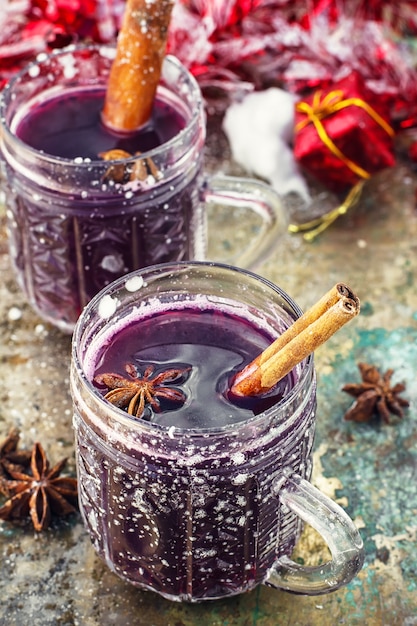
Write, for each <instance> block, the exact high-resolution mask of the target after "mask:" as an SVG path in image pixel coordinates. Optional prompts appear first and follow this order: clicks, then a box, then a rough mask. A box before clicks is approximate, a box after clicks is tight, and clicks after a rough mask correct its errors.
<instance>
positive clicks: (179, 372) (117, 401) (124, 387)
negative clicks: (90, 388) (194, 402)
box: [94, 363, 190, 418]
mask: <svg viewBox="0 0 417 626" xmlns="http://www.w3.org/2000/svg"><path fill="white" fill-rule="evenodd" d="M125 369H126V372H127V374H128V375H129V377H130V378H123V376H120V374H98V375H97V376H96V377H95V378H94V382H95V383H97V384H98V385H104V386H105V387H107V388H108V389H109V390H110V391H108V393H106V395H105V396H104V398H105V399H106V400H108V401H109V402H111V403H112V404H114V405H115V406H117V407H118V408H119V409H126V410H127V412H128V413H129V414H130V415H134V416H135V417H139V418H140V417H143V415H144V413H145V409H146V407H147V406H148V405H150V406H151V408H152V409H153V410H154V411H155V412H156V413H159V412H160V411H161V405H160V399H162V398H163V399H165V400H169V401H170V402H174V403H178V404H180V405H181V404H184V402H185V400H186V396H185V393H184V392H183V391H181V390H180V389H176V388H175V387H167V386H166V385H169V384H175V383H177V384H178V383H181V382H183V379H184V376H185V375H186V373H187V372H188V371H189V369H190V368H184V369H180V368H176V369H168V370H165V371H163V372H160V373H159V374H157V375H156V376H152V374H153V372H154V368H153V366H152V365H149V366H148V367H147V368H146V369H145V372H144V374H143V376H141V375H140V374H139V373H138V372H137V370H136V368H135V366H134V365H133V364H132V363H127V364H126V366H125Z"/></svg>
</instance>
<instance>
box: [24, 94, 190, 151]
mask: <svg viewBox="0 0 417 626" xmlns="http://www.w3.org/2000/svg"><path fill="white" fill-rule="evenodd" d="M103 104H104V92H103V90H102V89H96V90H91V91H84V92H83V93H80V92H70V93H69V94H67V95H64V96H59V97H57V98H54V99H51V100H47V101H46V102H44V103H42V104H40V105H38V106H37V107H36V108H34V109H32V110H31V111H30V112H29V114H28V115H27V116H26V117H25V118H24V119H23V120H22V122H21V123H20V124H19V126H18V128H17V129H16V135H17V136H18V137H19V138H20V139H21V140H22V141H24V142H25V143H26V144H28V145H29V146H32V148H35V149H36V150H40V151H42V152H45V153H46V154H51V155H53V156H57V157H62V158H65V159H75V158H76V157H80V156H81V157H83V158H89V159H91V160H93V161H96V160H97V159H98V155H99V154H100V153H101V152H105V151H107V150H113V149H116V148H117V149H120V150H125V151H126V152H129V153H130V154H134V153H135V152H136V151H140V152H146V151H148V150H152V149H153V148H157V147H158V146H160V145H161V144H163V143H166V142H167V141H169V140H170V139H172V137H175V136H176V135H177V134H178V133H179V132H180V130H182V129H183V128H184V126H185V120H184V118H183V117H182V116H181V115H180V114H179V113H178V112H177V111H175V110H174V109H173V108H172V106H170V105H168V104H167V103H166V102H163V101H162V100H157V101H156V103H155V107H154V110H153V113H152V118H151V120H150V121H149V122H148V123H147V124H146V125H145V126H143V127H142V128H141V129H140V130H138V131H136V132H133V133H128V134H126V133H116V132H113V131H111V130H110V129H108V128H106V127H105V126H104V125H103V124H102V122H101V111H102V110H103Z"/></svg>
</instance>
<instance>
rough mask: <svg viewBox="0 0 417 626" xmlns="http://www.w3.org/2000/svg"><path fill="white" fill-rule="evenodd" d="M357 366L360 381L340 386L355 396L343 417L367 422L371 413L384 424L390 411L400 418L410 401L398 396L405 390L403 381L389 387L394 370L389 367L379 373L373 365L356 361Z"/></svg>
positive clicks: (387, 420)
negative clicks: (382, 372) (360, 377)
mask: <svg viewBox="0 0 417 626" xmlns="http://www.w3.org/2000/svg"><path fill="white" fill-rule="evenodd" d="M358 367H359V370H360V373H361V376H362V383H360V384H354V383H351V384H347V385H345V386H344V387H342V390H343V391H346V393H348V394H350V395H351V396H354V397H355V398H357V399H356V401H355V402H354V403H353V405H352V406H351V408H350V409H349V410H348V411H347V412H346V414H345V419H346V420H351V421H354V422H368V421H369V420H370V419H371V417H372V416H373V415H376V416H378V417H380V418H381V419H382V421H383V422H385V424H389V423H390V413H392V414H393V415H396V416H397V417H400V418H401V417H403V415H404V411H403V408H404V407H407V406H409V404H410V403H409V402H408V400H405V399H404V398H401V396H400V393H402V392H403V391H404V390H405V385H404V384H403V383H397V384H395V385H394V386H393V387H391V378H392V375H393V373H394V370H392V369H389V370H387V371H386V372H385V373H384V374H382V375H381V374H380V372H379V371H378V369H377V368H376V367H375V366H374V365H369V364H368V363H358Z"/></svg>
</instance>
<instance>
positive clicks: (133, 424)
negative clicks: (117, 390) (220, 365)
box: [71, 261, 314, 440]
mask: <svg viewBox="0 0 417 626" xmlns="http://www.w3.org/2000/svg"><path fill="white" fill-rule="evenodd" d="M186 267H189V268H190V269H193V268H196V269H197V268H199V269H204V268H215V269H216V268H217V269H219V270H225V271H227V272H231V273H238V274H243V275H246V276H247V277H248V278H250V279H252V280H255V282H257V283H260V284H262V285H264V286H265V287H266V288H268V289H269V290H271V291H272V292H274V293H276V294H278V295H279V296H280V297H281V298H282V299H283V300H284V301H285V302H286V303H287V304H288V305H289V306H290V307H291V309H292V311H293V312H294V313H295V314H296V316H297V318H298V317H299V316H300V315H302V313H303V311H302V309H301V308H300V307H299V306H298V304H297V303H296V302H295V301H294V300H293V299H292V298H291V296H289V295H288V293H287V292H285V291H284V290H283V289H282V288H281V287H279V286H278V285H276V284H275V283H273V282H272V281H270V280H269V279H267V278H265V277H263V276H261V275H259V274H256V273H255V272H252V271H251V270H248V269H244V268H241V267H236V266H233V265H229V264H227V263H220V262H215V261H176V262H168V263H161V264H157V265H151V266H148V267H146V268H141V269H138V270H134V271H133V272H129V273H128V274H125V275H124V276H122V277H120V278H118V279H116V280H115V281H113V282H112V283H110V284H109V285H107V286H106V287H104V288H103V289H102V290H101V291H99V292H98V293H97V294H96V295H95V296H94V297H93V298H92V299H91V300H90V302H89V303H88V304H87V305H86V306H85V308H84V309H83V311H82V312H81V314H80V316H79V318H78V320H77V323H76V325H75V328H74V332H73V336H72V348H71V364H72V368H74V372H73V373H75V374H76V375H77V376H78V377H79V379H80V380H81V381H82V384H83V386H84V387H85V388H86V389H87V390H88V391H89V393H90V394H92V396H93V397H94V399H95V401H96V402H98V403H99V406H101V407H103V409H104V410H106V411H107V412H109V411H111V413H112V417H117V419H118V421H119V422H122V423H123V424H124V426H126V427H128V428H131V429H132V428H133V429H134V430H136V431H137V432H140V430H142V431H145V432H148V434H150V435H151V434H154V435H155V434H156V433H160V434H161V435H163V436H169V437H171V438H172V439H174V440H175V439H177V438H181V437H183V436H187V437H193V436H195V437H198V436H203V437H204V436H205V435H208V434H211V435H215V434H217V435H221V434H225V435H227V434H230V433H231V432H233V431H236V430H241V429H243V428H246V427H252V428H256V427H257V426H259V425H261V424H262V422H264V421H266V422H268V421H269V420H270V419H271V418H272V417H273V416H274V415H275V414H276V412H277V407H279V410H280V411H285V409H286V407H287V406H289V405H290V404H291V403H292V402H294V399H295V397H296V396H297V395H298V394H299V393H300V391H301V389H302V388H303V386H304V385H305V384H306V382H307V379H308V377H310V376H311V377H312V378H311V380H312V381H313V377H314V354H310V355H309V356H308V357H306V358H305V359H304V360H303V361H302V362H301V363H300V364H299V365H301V372H300V376H299V377H298V379H297V380H296V382H295V384H294V385H293V386H292V387H291V389H290V391H289V392H288V393H287V394H285V396H284V398H283V399H282V400H280V401H279V402H278V403H277V404H275V405H273V406H272V407H270V408H268V409H266V410H265V411H262V412H261V413H259V414H257V415H253V416H251V417H248V418H247V419H245V420H242V421H239V422H234V423H230V424H224V425H223V426H211V427H203V428H196V427H193V428H186V427H177V426H174V428H173V427H172V425H165V424H158V423H154V422H148V421H145V420H141V419H138V418H135V417H133V416H130V415H129V414H127V413H126V412H125V411H123V410H122V409H119V408H118V407H116V406H114V405H111V404H110V403H109V402H108V401H106V400H105V399H104V397H103V396H102V395H101V394H99V393H98V392H97V389H96V387H95V386H94V385H93V383H92V382H91V381H90V380H89V378H88V377H87V375H86V373H85V368H84V366H83V364H82V356H84V355H82V356H81V355H80V354H79V348H80V347H81V345H82V343H83V342H82V339H83V334H84V331H83V325H84V323H85V322H86V321H88V318H89V316H90V314H91V312H92V311H94V310H95V309H96V308H97V306H98V303H99V302H100V300H101V298H102V297H103V296H104V295H108V293H109V292H111V293H116V292H117V291H119V290H120V289H121V288H123V286H124V285H125V284H126V281H127V280H129V279H131V278H134V277H137V276H144V275H145V276H146V274H150V273H160V272H164V271H171V273H172V272H173V271H175V269H179V268H182V269H184V268H186ZM203 295H204V294H203ZM304 401H306V398H304ZM290 422H291V418H287V419H285V420H282V421H280V422H277V426H278V427H281V426H282V427H283V428H284V427H287V426H288V424H289V423H290Z"/></svg>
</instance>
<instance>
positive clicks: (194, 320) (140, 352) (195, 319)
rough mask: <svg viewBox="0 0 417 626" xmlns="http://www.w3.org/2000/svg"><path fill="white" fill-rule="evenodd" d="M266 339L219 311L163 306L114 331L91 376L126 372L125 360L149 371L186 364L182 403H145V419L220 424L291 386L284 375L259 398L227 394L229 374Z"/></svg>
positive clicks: (252, 411)
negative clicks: (155, 405) (156, 408)
mask: <svg viewBox="0 0 417 626" xmlns="http://www.w3.org/2000/svg"><path fill="white" fill-rule="evenodd" d="M270 343H271V338H270V337H268V336H267V335H266V334H265V333H264V332H262V331H260V330H258V329H256V328H254V327H253V326H252V325H250V324H249V323H248V322H246V321H245V320H242V318H238V317H236V316H233V315H230V314H227V313H222V312H220V311H219V310H204V311H199V310H198V309H191V308H190V309H185V310H181V311H175V310H174V311H165V312H164V313H159V314H157V315H155V316H153V317H149V318H147V319H146V320H142V321H141V322H140V325H139V326H138V325H137V324H131V325H130V326H127V327H125V328H124V329H123V330H122V331H121V332H119V333H118V334H117V335H116V336H115V337H114V338H113V339H112V341H111V342H110V343H109V345H107V346H106V348H105V349H104V350H103V352H102V353H101V355H100V357H99V360H98V366H97V368H96V370H95V373H94V375H97V374H101V373H104V372H107V373H110V372H111V373H116V374H120V375H122V376H124V377H127V376H126V370H125V365H126V364H127V363H133V364H134V365H135V366H136V368H137V371H138V372H140V373H141V374H142V375H143V373H144V371H145V369H146V368H147V366H148V365H152V366H153V367H154V375H155V376H156V375H157V374H158V373H159V372H162V371H164V370H167V369H171V368H173V369H174V368H180V369H187V368H190V373H189V374H187V375H186V376H185V382H184V383H183V384H182V385H181V389H182V390H183V391H184V392H185V394H186V397H187V400H186V402H185V404H184V405H183V406H180V407H178V406H177V405H175V404H174V405H173V404H172V403H171V402H167V401H164V400H163V399H162V400H161V409H162V411H161V412H160V413H159V412H154V411H153V410H152V408H151V407H150V406H149V405H148V407H147V411H146V418H147V419H149V420H150V421H152V422H153V423H156V424H161V425H164V426H175V427H177V428H213V427H222V426H225V425H226V424H234V423H237V422H240V421H243V420H246V419H248V418H250V417H252V416H253V415H258V414H259V413H261V412H262V411H264V410H266V409H267V408H269V407H270V406H273V405H274V404H276V403H277V402H278V401H279V400H280V399H281V398H282V397H283V395H284V394H285V393H286V392H288V389H289V388H290V387H291V379H290V377H286V378H284V379H283V380H282V381H280V382H279V384H278V385H277V387H276V388H275V389H274V390H273V391H272V392H270V393H269V394H266V395H265V396H263V397H261V398H249V397H247V398H237V397H231V394H230V393H229V389H230V385H231V381H232V379H233V376H234V375H235V374H236V373H237V372H238V371H239V370H240V369H242V368H243V367H244V366H245V365H246V364H248V363H249V362H250V361H251V360H252V359H253V358H254V357H255V356H257V355H258V354H260V353H261V352H262V351H263V350H264V349H265V348H266V347H267V346H268V345H269V344H270ZM106 391H107V390H104V393H105V392H106Z"/></svg>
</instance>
